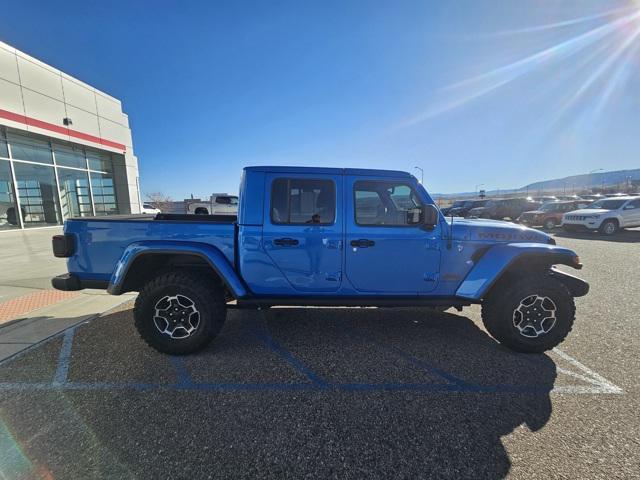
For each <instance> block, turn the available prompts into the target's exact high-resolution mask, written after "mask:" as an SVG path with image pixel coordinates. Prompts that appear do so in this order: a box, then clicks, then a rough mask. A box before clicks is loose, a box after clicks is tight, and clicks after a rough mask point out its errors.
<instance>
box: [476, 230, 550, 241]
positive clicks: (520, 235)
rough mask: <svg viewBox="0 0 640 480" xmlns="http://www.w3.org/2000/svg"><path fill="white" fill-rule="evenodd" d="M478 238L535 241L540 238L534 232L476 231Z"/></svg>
mask: <svg viewBox="0 0 640 480" xmlns="http://www.w3.org/2000/svg"><path fill="white" fill-rule="evenodd" d="M478 238H479V239H480V240H497V241H501V240H502V241H508V240H517V241H520V242H522V241H529V240H530V241H536V240H539V239H540V236H539V235H536V234H535V233H534V232H517V233H514V232H478Z"/></svg>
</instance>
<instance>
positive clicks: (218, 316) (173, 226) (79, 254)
mask: <svg viewBox="0 0 640 480" xmlns="http://www.w3.org/2000/svg"><path fill="white" fill-rule="evenodd" d="M53 250H54V254H55V255H56V256H58V257H65V258H68V261H67V265H68V271H69V273H68V274H65V275H61V276H59V277H56V278H54V279H53V280H52V283H53V286H54V287H55V288H57V289H60V290H79V289H83V288H103V289H107V290H108V291H109V293H111V294H113V295H119V294H121V293H124V292H130V291H135V292H139V295H138V297H137V299H136V302H135V308H134V318H135V325H136V327H137V329H138V331H139V333H140V335H141V336H142V338H143V339H144V340H145V341H146V342H147V343H148V344H149V345H151V346H152V347H154V348H156V349H157V350H159V351H161V352H166V353H170V354H186V353H190V352H195V351H197V350H199V349H201V348H203V347H205V346H206V345H207V344H208V343H209V342H210V341H211V340H212V339H213V338H215V336H216V335H217V334H218V332H219V331H220V329H221V328H222V326H223V324H224V321H225V317H226V310H227V308H229V307H231V306H232V305H233V307H234V308H265V307H270V306H274V305H335V306H379V307H399V306H423V307H427V308H431V309H437V310H438V309H446V308H449V307H456V308H458V309H461V308H462V307H463V306H466V305H470V304H474V303H476V304H482V318H483V322H484V325H485V327H486V329H487V330H488V331H489V333H490V334H491V335H492V336H493V337H494V338H496V339H497V340H498V341H499V342H501V343H502V344H504V345H506V346H508V347H510V348H512V349H514V350H517V351H521V352H542V351H545V350H547V349H550V348H553V347H554V346H556V345H558V344H559V343H560V342H561V341H562V340H563V339H564V338H565V337H566V335H567V334H568V333H569V331H570V330H571V327H572V324H573V321H574V317H575V306H574V301H573V298H574V297H578V296H581V295H585V294H586V293H587V292H588V289H589V286H588V284H587V283H586V282H584V281H582V280H580V279H578V278H576V277H574V276H572V275H569V274H567V273H564V272H561V271H559V270H557V269H556V268H555V265H558V264H563V265H568V266H570V267H573V268H577V269H579V268H581V266H582V265H581V264H580V259H579V258H578V256H577V255H576V254H575V253H574V252H573V251H571V250H568V249H566V248H561V247H558V246H556V245H555V242H554V240H553V238H551V237H549V236H548V235H546V234H544V233H542V232H539V231H537V230H532V229H529V228H525V227H522V226H518V225H514V224H511V223H506V222H500V221H494V220H464V219H459V218H455V219H454V218H450V219H447V218H445V216H443V215H442V213H441V212H440V211H439V210H438V208H437V207H436V205H435V204H434V202H433V200H432V198H431V197H430V196H429V194H428V193H427V192H426V191H425V189H424V188H423V187H422V185H421V184H420V183H419V182H418V181H417V180H416V178H415V177H413V176H412V175H410V174H408V173H404V172H398V171H384V170H363V169H348V168H347V169H342V168H302V167H250V168H245V169H244V172H243V176H242V181H241V185H240V200H239V210H238V216H237V219H236V218H235V217H229V216H220V217H218V216H212V215H171V214H158V215H156V216H155V217H153V218H151V217H148V216H141V215H133V216H110V217H97V218H73V219H70V220H67V221H66V222H65V226H64V234H63V235H57V236H55V237H54V238H53Z"/></svg>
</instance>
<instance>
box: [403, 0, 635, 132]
mask: <svg viewBox="0 0 640 480" xmlns="http://www.w3.org/2000/svg"><path fill="white" fill-rule="evenodd" d="M612 16H615V18H613V19H610V20H608V21H606V22H604V23H602V24H601V25H599V26H596V27H594V28H591V29H590V30H587V31H586V32H582V33H579V34H577V35H574V36H572V37H570V38H568V39H566V38H565V39H563V40H561V41H559V42H557V43H556V44H555V45H553V46H551V47H547V48H545V49H542V50H540V51H538V52H536V53H534V54H531V55H528V56H526V57H524V58H521V59H519V60H516V61H514V62H512V63H509V64H507V65H503V66H500V67H498V68H495V69H493V70H490V71H488V72H485V73H482V74H480V75H476V76H474V77H470V78H467V79H465V80H462V81H459V82H456V83H453V84H451V85H448V86H445V87H443V88H441V89H439V90H438V91H437V92H436V93H435V94H434V95H433V97H432V99H431V101H430V105H428V107H427V108H426V109H424V110H423V111H422V112H419V113H418V114H415V115H414V116H412V117H410V118H408V119H405V120H404V121H402V122H400V124H399V125H398V127H399V128H405V127H411V126H413V125H416V124H419V123H422V122H425V121H427V120H430V119H432V118H433V117H435V116H438V115H441V114H444V113H446V112H449V111H452V110H456V109H460V108H462V107H464V106H466V105H467V104H469V103H471V102H473V101H475V100H477V99H479V98H480V97H484V96H486V95H488V94H490V93H492V92H495V91H496V90H499V89H500V88H502V87H504V86H507V85H509V84H511V83H513V82H515V81H517V80H519V79H521V78H523V77H525V76H527V75H531V74H534V73H540V72H543V71H544V70H543V69H546V68H548V67H550V66H553V67H555V68H558V69H559V70H558V71H562V72H565V71H574V72H578V73H580V74H581V78H584V80H582V81H581V82H580V83H579V84H578V85H577V86H576V87H573V86H571V85H569V86H568V90H569V91H570V92H571V94H570V96H569V98H568V99H560V100H559V101H558V103H559V105H561V107H560V108H558V110H557V111H556V112H555V114H554V118H552V119H550V120H551V122H552V123H553V122H554V121H557V120H558V119H559V118H561V117H562V116H563V115H564V113H565V112H566V111H567V110H569V109H571V108H572V107H574V106H575V105H576V103H577V102H578V100H581V99H584V97H587V95H585V94H586V93H587V92H592V91H597V94H595V95H590V96H589V98H588V101H589V102H590V103H589V105H587V106H588V107H591V115H592V116H593V115H598V114H600V113H601V112H602V111H603V110H604V109H605V108H606V106H607V105H608V103H609V102H610V101H611V100H612V99H613V98H614V93H615V92H616V91H617V90H619V89H622V88H623V87H624V85H625V84H626V81H627V79H628V77H629V76H630V73H631V72H630V66H629V65H630V64H632V63H633V60H634V58H635V57H636V54H637V52H638V45H639V44H640V8H639V7H638V6H633V7H626V8H620V9H615V10H609V11H607V12H603V13H599V14H596V15H590V16H584V17H579V18H575V19H571V20H564V21H560V22H554V23H550V24H547V25H540V26H535V27H530V28H524V29H519V30H507V31H503V32H498V33H496V34H495V35H497V36H503V35H517V34H523V33H526V34H529V33H532V32H539V31H544V30H553V29H559V28H563V27H569V26H574V25H579V24H583V23H586V22H593V21H597V20H602V19H605V18H610V17H612ZM585 66H586V67H590V71H589V72H587V73H586V75H582V70H583V69H584V68H585ZM596 87H598V88H596Z"/></svg>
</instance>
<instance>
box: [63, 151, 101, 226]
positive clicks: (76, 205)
mask: <svg viewBox="0 0 640 480" xmlns="http://www.w3.org/2000/svg"><path fill="white" fill-rule="evenodd" d="M57 160H58V159H57V157H56V161H57ZM58 181H59V182H60V199H61V200H62V215H63V217H64V218H71V217H87V216H90V215H93V212H92V210H91V194H90V193H89V176H88V175H87V172H81V171H79V170H69V169H66V168H58Z"/></svg>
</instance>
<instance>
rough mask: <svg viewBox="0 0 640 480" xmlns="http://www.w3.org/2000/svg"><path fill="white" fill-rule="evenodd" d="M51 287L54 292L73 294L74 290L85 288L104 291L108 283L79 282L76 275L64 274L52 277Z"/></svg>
mask: <svg viewBox="0 0 640 480" xmlns="http://www.w3.org/2000/svg"><path fill="white" fill-rule="evenodd" d="M51 285H52V286H53V288H55V289H56V290H63V291H65V292H73V291H76V290H83V289H85V288H95V289H98V290H106V289H107V287H108V286H109V282H108V281H107V280H81V279H80V278H78V276H77V275H74V274H73V273H65V274H64V275H58V276H57V277H53V278H52V279H51Z"/></svg>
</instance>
